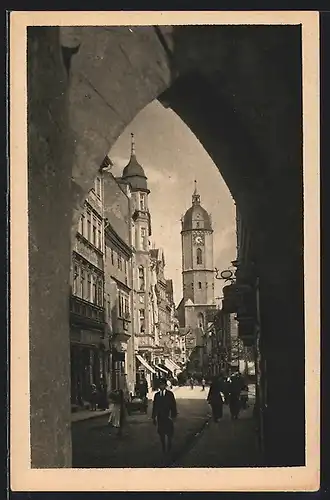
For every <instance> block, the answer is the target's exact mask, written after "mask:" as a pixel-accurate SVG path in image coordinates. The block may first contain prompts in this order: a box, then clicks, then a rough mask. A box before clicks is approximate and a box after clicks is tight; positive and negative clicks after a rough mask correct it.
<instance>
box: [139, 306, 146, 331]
mask: <svg viewBox="0 0 330 500" xmlns="http://www.w3.org/2000/svg"><path fill="white" fill-rule="evenodd" d="M139 317H140V333H143V332H144V331H145V327H144V309H140V310H139Z"/></svg>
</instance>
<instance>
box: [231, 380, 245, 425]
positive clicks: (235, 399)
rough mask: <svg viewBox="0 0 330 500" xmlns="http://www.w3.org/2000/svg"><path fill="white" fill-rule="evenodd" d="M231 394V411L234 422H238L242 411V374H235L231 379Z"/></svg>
mask: <svg viewBox="0 0 330 500" xmlns="http://www.w3.org/2000/svg"><path fill="white" fill-rule="evenodd" d="M229 390H230V393H229V410H230V415H231V418H232V420H237V419H238V416H239V412H240V409H241V400H240V394H241V390H242V378H241V376H240V374H234V375H233V377H232V378H231V383H230V388H229Z"/></svg>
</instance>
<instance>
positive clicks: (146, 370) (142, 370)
mask: <svg viewBox="0 0 330 500" xmlns="http://www.w3.org/2000/svg"><path fill="white" fill-rule="evenodd" d="M135 356H136V384H137V385H138V384H139V383H140V381H141V379H143V378H144V379H145V380H146V381H147V384H148V387H149V388H153V387H154V385H155V378H156V377H157V372H156V370H155V368H154V367H152V366H151V364H149V362H148V360H146V359H145V358H144V357H143V356H142V355H141V354H136V355H135Z"/></svg>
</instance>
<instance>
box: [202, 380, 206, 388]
mask: <svg viewBox="0 0 330 500" xmlns="http://www.w3.org/2000/svg"><path fill="white" fill-rule="evenodd" d="M205 384H206V382H205V378H202V391H205Z"/></svg>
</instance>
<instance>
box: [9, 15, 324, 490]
mask: <svg viewBox="0 0 330 500" xmlns="http://www.w3.org/2000/svg"><path fill="white" fill-rule="evenodd" d="M211 14H212V13H211V12H209V13H208V12H200V13H198V12H195V13H190V17H189V13H183V12H181V13H179V12H177V13H173V12H172V13H170V12H164V13H159V12H158V13H157V12H154V13H149V14H148V13H138V12H135V13H134V12H132V13H124V12H122V13H119V12H105V13H102V12H71V13H70V12H53V13H51V12H22V13H20V12H14V13H12V14H11V16H12V17H11V56H10V57H11V85H12V87H11V88H12V92H11V126H12V133H11V193H12V195H11V213H12V221H11V234H12V235H11V239H12V243H11V273H12V286H11V296H12V299H11V300H12V312H11V314H12V317H11V325H12V326H11V330H12V333H11V366H12V383H11V456H12V459H11V462H12V463H11V476H12V483H13V485H14V486H15V485H16V486H15V488H16V489H24V490H38V489H40V490H43V491H46V490H51V491H53V490H68V489H77V490H79V489H80V490H81V489H84V490H85V489H92V490H93V491H96V490H97V489H98V488H100V489H103V490H105V491H106V490H109V491H112V490H114V489H116V490H120V489H122V490H126V491H129V490H132V491H135V490H138V489H140V490H141V489H143V490H147V489H151V490H154V491H157V490H160V489H162V488H165V489H166V488H167V489H168V486H167V487H166V484H172V485H173V486H172V487H171V489H173V490H175V489H181V490H185V489H187V490H189V489H190V490H205V491H208V490H209V491H212V490H213V491H214V490H215V491H221V489H222V487H223V488H224V489H225V490H229V489H231V490H235V489H240V488H246V489H250V490H258V488H259V489H260V488H261V489H264V490H267V488H270V489H272V490H276V485H278V489H280V490H281V489H282V488H283V487H284V488H285V489H287V490H289V489H290V488H291V487H293V488H295V489H296V490H297V489H299V485H301V488H302V489H305V490H308V489H309V490H313V489H318V481H319V348H320V347H319V277H318V272H319V246H318V245H319V227H318V224H319V214H318V210H319V205H318V204H319V199H318V190H319V186H318V182H319V180H318V175H319V174H318V170H319V165H318V140H319V139H318V119H319V118H318V92H319V91H318V63H317V59H318V16H317V13H313V12H305V13H304V12H298V11H297V12H290V11H289V12H286V13H285V12H259V13H258V12H255V13H253V12H250V13H249V12H245V13H244V12H241V13H240V12H236V13H234V12H232V13H231V12H217V13H213V17H212V16H211ZM258 14H259V15H258ZM281 16H282V17H281ZM286 16H287V17H286ZM286 19H287V21H286ZM14 42H15V43H14ZM308 65H309V66H308ZM312 460H313V461H314V462H313V463H312ZM271 473H274V474H275V476H274V479H273V480H272V479H271V477H272V476H271ZM282 473H283V474H284V475H283V479H282V480H281V474H282ZM57 474H58V475H57ZM93 474H94V475H93ZM276 474H278V477H277V476H276ZM295 474H296V476H295ZM89 477H90V478H91V479H89ZM295 477H296V478H297V479H294V478H295ZM158 478H159V481H158ZM171 478H172V479H171ZM230 478H232V479H231V485H230V482H229V481H230ZM240 478H242V479H240ZM258 481H259V482H258ZM259 483H260V485H261V486H260V485H259V486H258V484H259ZM13 485H12V487H13ZM95 485H96V486H95ZM164 485H165V486H164Z"/></svg>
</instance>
